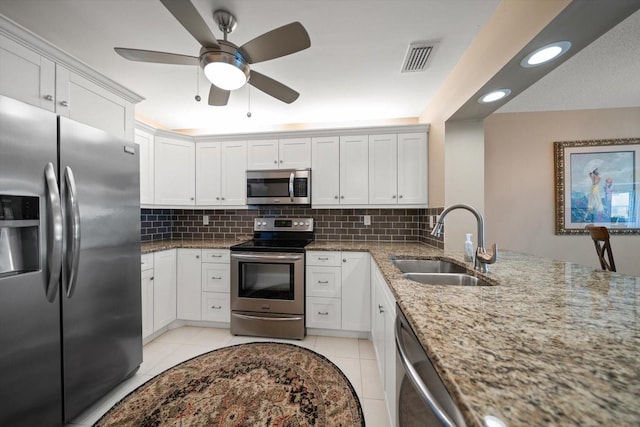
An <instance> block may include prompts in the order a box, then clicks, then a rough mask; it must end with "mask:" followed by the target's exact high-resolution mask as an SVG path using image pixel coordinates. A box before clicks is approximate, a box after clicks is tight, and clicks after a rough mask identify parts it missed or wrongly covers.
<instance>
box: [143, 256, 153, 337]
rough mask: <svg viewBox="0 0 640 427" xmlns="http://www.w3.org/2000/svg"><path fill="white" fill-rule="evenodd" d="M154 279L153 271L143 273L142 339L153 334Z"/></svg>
mask: <svg viewBox="0 0 640 427" xmlns="http://www.w3.org/2000/svg"><path fill="white" fill-rule="evenodd" d="M153 279H154V278H153V269H150V270H144V271H143V272H142V276H141V284H142V338H146V337H148V336H149V335H151V334H152V333H153Z"/></svg>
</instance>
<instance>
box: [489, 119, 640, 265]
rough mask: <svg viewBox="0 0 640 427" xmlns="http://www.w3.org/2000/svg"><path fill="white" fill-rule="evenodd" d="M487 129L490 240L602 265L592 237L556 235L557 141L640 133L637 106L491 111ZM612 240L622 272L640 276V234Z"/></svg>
mask: <svg viewBox="0 0 640 427" xmlns="http://www.w3.org/2000/svg"><path fill="white" fill-rule="evenodd" d="M484 129H485V146H484V150H485V184H484V188H485V193H484V194H485V197H484V203H485V217H486V231H487V236H488V237H487V239H488V240H489V241H496V242H497V243H498V245H499V246H501V247H502V248H509V249H512V250H516V251H521V252H527V253H531V254H536V255H541V256H545V257H550V258H556V259H562V260H567V261H572V262H576V263H579V264H584V265H589V266H593V267H597V268H599V264H598V262H597V258H596V254H595V250H594V248H593V244H592V242H591V239H590V238H589V237H588V236H556V235H555V234H554V215H555V195H554V165H553V142H554V141H574V140H587V139H607V138H634V137H640V108H619V109H606V110H579V111H557V112H553V111H549V112H535V113H509V114H493V115H491V116H489V117H488V118H487V119H486V120H485V122H484ZM611 244H612V248H613V254H614V257H615V261H616V266H617V268H618V271H619V272H621V273H625V274H631V275H634V276H638V277H640V236H619V235H614V236H613V237H612V241H611Z"/></svg>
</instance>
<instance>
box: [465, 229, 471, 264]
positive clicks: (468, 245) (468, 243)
mask: <svg viewBox="0 0 640 427" xmlns="http://www.w3.org/2000/svg"><path fill="white" fill-rule="evenodd" d="M464 260H465V261H467V262H473V242H472V241H471V233H467V240H465V242H464Z"/></svg>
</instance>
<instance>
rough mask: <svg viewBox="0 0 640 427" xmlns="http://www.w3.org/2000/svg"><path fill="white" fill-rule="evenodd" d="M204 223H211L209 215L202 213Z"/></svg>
mask: <svg viewBox="0 0 640 427" xmlns="http://www.w3.org/2000/svg"><path fill="white" fill-rule="evenodd" d="M202 225H209V215H202Z"/></svg>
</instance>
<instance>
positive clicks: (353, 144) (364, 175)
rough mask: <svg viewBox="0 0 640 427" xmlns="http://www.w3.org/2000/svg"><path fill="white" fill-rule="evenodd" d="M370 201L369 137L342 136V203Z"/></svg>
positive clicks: (362, 203)
mask: <svg viewBox="0 0 640 427" xmlns="http://www.w3.org/2000/svg"><path fill="white" fill-rule="evenodd" d="M368 203H369V137H368V136H367V135H359V136H341V137H340V204H342V205H345V204H346V205H366V204H368Z"/></svg>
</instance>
